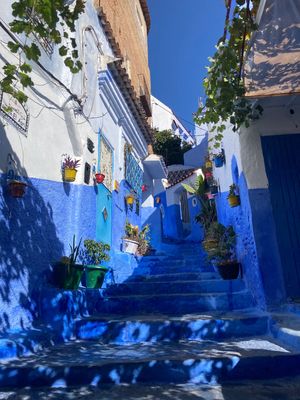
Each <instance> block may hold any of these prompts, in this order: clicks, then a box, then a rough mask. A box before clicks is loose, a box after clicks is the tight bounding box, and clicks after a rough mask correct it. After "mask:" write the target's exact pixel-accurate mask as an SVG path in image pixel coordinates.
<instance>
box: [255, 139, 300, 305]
mask: <svg viewBox="0 0 300 400" xmlns="http://www.w3.org/2000/svg"><path fill="white" fill-rule="evenodd" d="M262 147H263V153H264V159H265V167H266V172H267V176H268V180H269V190H270V196H271V203H272V208H273V215H274V220H275V226H276V233H277V241H278V245H279V251H280V256H281V264H282V268H283V271H282V272H283V276H284V280H285V288H286V292H287V296H288V297H290V298H291V299H297V298H298V299H300V157H299V152H300V135H279V136H265V137H263V138H262ZM270 279H272V271H270ZM274 289H275V288H274Z"/></svg>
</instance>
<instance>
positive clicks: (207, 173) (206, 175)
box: [204, 171, 213, 179]
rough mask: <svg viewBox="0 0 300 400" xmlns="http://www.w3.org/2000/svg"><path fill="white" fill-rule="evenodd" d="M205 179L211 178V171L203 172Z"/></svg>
mask: <svg viewBox="0 0 300 400" xmlns="http://www.w3.org/2000/svg"><path fill="white" fill-rule="evenodd" d="M204 176H205V179H211V178H212V177H213V174H212V172H210V171H206V172H204Z"/></svg>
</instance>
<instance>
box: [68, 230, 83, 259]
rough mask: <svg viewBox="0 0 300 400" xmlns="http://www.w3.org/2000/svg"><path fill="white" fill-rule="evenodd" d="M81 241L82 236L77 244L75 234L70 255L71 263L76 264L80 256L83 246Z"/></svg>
mask: <svg viewBox="0 0 300 400" xmlns="http://www.w3.org/2000/svg"><path fill="white" fill-rule="evenodd" d="M81 241H82V238H80V240H79V243H78V245H77V244H76V239H75V235H73V241H72V244H70V245H69V246H70V251H71V253H70V255H69V257H68V258H69V265H70V266H71V265H75V264H76V261H77V258H78V256H79V251H80V246H81Z"/></svg>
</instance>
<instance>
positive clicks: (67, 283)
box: [53, 262, 84, 290]
mask: <svg viewBox="0 0 300 400" xmlns="http://www.w3.org/2000/svg"><path fill="white" fill-rule="evenodd" d="M83 269H84V268H83V265H81V264H74V265H69V264H66V263H62V262H57V263H55V264H54V265H53V277H54V284H55V286H57V287H58V288H60V289H69V290H76V289H78V286H79V283H80V280H81V277H82V274H83Z"/></svg>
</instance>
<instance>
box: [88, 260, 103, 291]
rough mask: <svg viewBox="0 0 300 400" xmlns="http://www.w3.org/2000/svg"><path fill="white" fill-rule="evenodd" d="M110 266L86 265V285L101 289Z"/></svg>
mask: <svg viewBox="0 0 300 400" xmlns="http://www.w3.org/2000/svg"><path fill="white" fill-rule="evenodd" d="M107 272H108V268H106V267H102V266H101V265H86V266H85V274H84V277H85V279H84V281H85V282H84V286H85V287H87V288H88V289H101V287H102V285H103V281H104V278H105V275H106V273H107Z"/></svg>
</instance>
